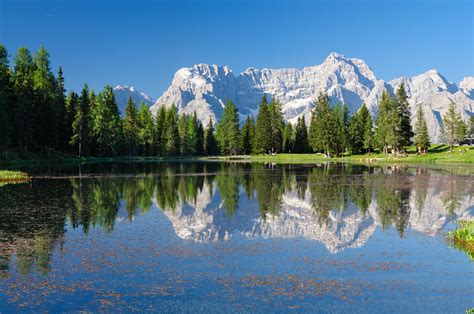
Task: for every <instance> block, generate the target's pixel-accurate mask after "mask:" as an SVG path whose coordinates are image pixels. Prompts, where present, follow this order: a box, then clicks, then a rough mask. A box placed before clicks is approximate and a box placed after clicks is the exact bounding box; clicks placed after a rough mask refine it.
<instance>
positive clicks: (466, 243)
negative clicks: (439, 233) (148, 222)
mask: <svg viewBox="0 0 474 314" xmlns="http://www.w3.org/2000/svg"><path fill="white" fill-rule="evenodd" d="M448 238H449V239H450V240H451V242H452V243H453V245H454V247H456V248H458V249H460V250H461V251H463V252H466V253H467V254H468V255H469V256H470V257H471V259H473V260H474V220H472V219H471V220H461V221H459V227H458V228H457V229H456V230H454V231H451V232H449V233H448Z"/></svg>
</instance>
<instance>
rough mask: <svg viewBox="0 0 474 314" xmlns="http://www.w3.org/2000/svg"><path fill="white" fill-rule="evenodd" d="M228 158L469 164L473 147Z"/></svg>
mask: <svg viewBox="0 0 474 314" xmlns="http://www.w3.org/2000/svg"><path fill="white" fill-rule="evenodd" d="M227 159H230V160H246V159H248V160H251V161H262V162H276V163H319V162H324V161H341V162H356V163H444V164H471V163H474V147H469V146H460V147H454V150H453V152H450V149H449V146H446V145H432V146H431V148H430V151H429V153H427V154H423V155H417V154H416V151H415V148H414V147H410V148H409V149H408V150H407V154H405V155H398V156H396V157H394V156H392V155H391V154H388V155H384V154H380V153H371V154H364V155H348V156H342V157H337V158H326V157H325V156H324V155H321V154H319V155H318V154H278V155H275V156H266V155H256V156H235V157H229V158H227Z"/></svg>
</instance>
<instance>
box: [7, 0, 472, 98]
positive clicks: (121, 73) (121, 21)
mask: <svg viewBox="0 0 474 314" xmlns="http://www.w3.org/2000/svg"><path fill="white" fill-rule="evenodd" d="M473 3H474V2H473V1H472V0H462V1H461V0H445V1H441V0H432V1H426V0H425V1H416V0H414V1H413V0H412V1H409V0H399V1H395V0H391V1H390V0H386V1H384V0H378V1H375V0H372V1H364V0H363V1H355V0H353V1H347V0H345V1H342V0H332V1H331V0H327V1H316V0H315V1H309V0H307V1H298V0H293V1H290V0H288V1H284V0H281V1H263V0H260V1H259V0H254V1H236V0H222V1H216V0H213V1H210V0H192V1H191V0H188V1H151V0H150V1H144V0H138V1H131V0H130V1H123V0H122V1H105V0H104V1H87V0H86V1H77V0H68V1H66V0H63V1H51V0H41V1H40V0H29V1H24V0H0V43H2V44H3V45H5V46H6V47H7V49H8V50H9V54H10V55H11V56H13V55H14V53H15V51H16V50H17V49H18V48H19V47H21V46H26V47H28V48H29V49H30V50H32V51H34V50H36V49H37V48H38V47H39V46H40V45H44V46H45V47H46V49H48V51H49V52H50V54H51V58H52V66H53V69H54V71H56V70H57V67H58V66H59V65H62V66H63V69H64V73H65V78H66V87H67V88H68V89H74V90H79V89H80V88H81V87H82V85H83V83H84V82H87V83H88V85H89V86H90V87H92V88H93V89H96V90H99V89H101V88H102V87H103V86H104V85H105V84H110V85H117V84H128V85H134V86H136V87H137V88H138V89H140V90H143V91H145V92H146V93H148V94H149V95H150V96H152V97H154V98H157V97H158V96H160V95H161V94H162V92H163V91H164V90H165V89H166V88H167V87H168V85H169V84H170V83H171V80H172V78H173V74H174V72H175V71H176V70H178V69H179V68H181V67H185V66H191V65H193V64H195V63H216V64H220V65H229V66H230V67H231V68H232V69H233V71H234V73H235V74H238V73H240V72H241V71H243V70H244V69H246V68H247V67H250V66H253V67H257V68H262V67H270V68H279V67H304V66H308V65H315V64H320V63H321V62H323V61H324V59H325V58H326V57H327V55H328V54H329V53H330V52H333V51H335V52H338V53H341V54H344V55H346V56H348V57H357V58H361V59H363V60H365V61H366V62H367V63H368V64H369V66H371V67H372V69H373V70H374V72H375V74H376V75H377V77H379V78H380V79H385V80H390V79H392V78H395V77H398V76H402V75H408V76H411V75H416V74H419V73H422V72H424V71H426V70H428V69H431V68H436V69H438V70H439V71H440V72H441V73H442V74H443V75H444V76H445V77H446V78H447V79H448V80H450V81H453V82H456V83H458V82H459V81H460V80H461V79H462V78H463V77H464V76H467V75H473V74H474V47H473V45H474V30H473V29H474V24H473V23H474V21H473V20H474V4H473Z"/></svg>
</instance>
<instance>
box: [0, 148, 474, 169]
mask: <svg viewBox="0 0 474 314" xmlns="http://www.w3.org/2000/svg"><path fill="white" fill-rule="evenodd" d="M195 160H216V161H223V160H231V161H254V162H275V163H290V164H291V163H293V164H299V163H321V162H325V161H335V162H349V163H439V164H474V146H473V147H469V146H459V147H454V151H453V152H452V153H451V152H450V149H449V146H446V145H442V144H436V145H432V146H431V148H430V151H429V153H428V154H424V155H417V154H416V151H415V148H414V147H409V148H408V150H407V154H406V155H398V156H397V157H394V156H392V155H390V154H389V155H384V154H380V153H377V152H375V153H371V154H364V155H346V156H343V157H338V158H326V157H325V156H324V155H321V154H319V155H318V154H277V155H275V156H267V155H255V156H248V155H242V156H214V157H156V156H117V157H84V158H77V157H72V156H67V155H63V154H59V153H55V154H52V155H51V156H50V157H49V158H44V157H43V158H41V157H40V156H38V155H34V154H29V155H26V156H24V155H21V154H13V153H10V154H9V159H8V160H3V161H1V160H0V165H1V164H4V165H13V166H15V165H17V166H22V165H31V164H32V165H34V164H44V163H58V164H72V165H75V164H80V163H96V162H129V161H130V162H158V161H195Z"/></svg>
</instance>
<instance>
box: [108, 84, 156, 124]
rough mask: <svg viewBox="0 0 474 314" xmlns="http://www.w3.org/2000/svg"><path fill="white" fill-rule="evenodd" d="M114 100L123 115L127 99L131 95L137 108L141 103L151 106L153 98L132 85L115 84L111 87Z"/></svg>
mask: <svg viewBox="0 0 474 314" xmlns="http://www.w3.org/2000/svg"><path fill="white" fill-rule="evenodd" d="M113 92H114V96H115V101H116V102H117V105H118V107H119V111H120V114H121V115H122V116H123V115H125V107H126V106H127V102H128V99H129V98H130V97H131V98H132V101H133V102H134V103H135V105H136V106H137V108H139V106H141V104H145V105H147V106H151V105H153V103H154V100H153V98H151V97H150V96H148V95H147V94H145V93H144V92H141V91H138V90H137V89H136V88H135V87H134V86H130V87H129V86H127V85H117V86H115V87H114V88H113Z"/></svg>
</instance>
